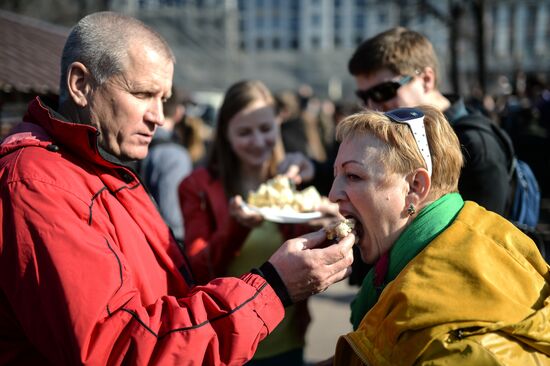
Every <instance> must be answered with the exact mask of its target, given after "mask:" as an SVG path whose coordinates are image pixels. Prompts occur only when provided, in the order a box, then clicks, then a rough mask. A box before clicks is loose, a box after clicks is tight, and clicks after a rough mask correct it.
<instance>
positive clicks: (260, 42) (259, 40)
mask: <svg viewBox="0 0 550 366" xmlns="http://www.w3.org/2000/svg"><path fill="white" fill-rule="evenodd" d="M256 49H258V50H263V49H264V39H263V38H257V39H256Z"/></svg>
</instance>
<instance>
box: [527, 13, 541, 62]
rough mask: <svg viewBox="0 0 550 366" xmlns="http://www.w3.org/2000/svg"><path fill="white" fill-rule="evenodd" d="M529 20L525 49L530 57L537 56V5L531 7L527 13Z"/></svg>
mask: <svg viewBox="0 0 550 366" xmlns="http://www.w3.org/2000/svg"><path fill="white" fill-rule="evenodd" d="M526 13H527V14H526V15H527V19H526V22H525V23H526V24H525V28H526V29H525V42H524V47H525V51H526V52H527V54H528V55H531V56H532V55H534V54H535V44H536V40H537V22H536V20H537V13H538V8H537V6H536V5H530V6H528V7H527V11H526Z"/></svg>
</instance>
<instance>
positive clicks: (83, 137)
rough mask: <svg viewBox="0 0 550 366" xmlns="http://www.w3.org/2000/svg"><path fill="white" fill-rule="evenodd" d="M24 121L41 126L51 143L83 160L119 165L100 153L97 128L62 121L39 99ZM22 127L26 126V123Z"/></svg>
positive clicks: (30, 106)
mask: <svg viewBox="0 0 550 366" xmlns="http://www.w3.org/2000/svg"><path fill="white" fill-rule="evenodd" d="M23 121H24V122H30V123H33V124H35V125H38V126H40V127H41V128H42V129H43V130H44V131H45V132H46V134H47V135H48V136H49V140H51V143H53V144H56V145H59V146H62V147H63V148H65V149H67V150H69V151H71V152H72V153H74V154H75V155H78V156H79V157H81V158H83V159H86V160H88V161H92V162H94V163H96V164H100V165H103V166H109V167H118V165H117V164H115V163H113V162H110V161H108V160H105V159H104V158H103V157H102V156H101V154H100V153H99V148H98V144H97V137H98V135H99V132H98V130H97V129H96V128H95V127H93V126H91V125H86V124H82V123H74V122H70V121H65V120H62V119H61V116H56V114H55V112H54V111H53V110H52V109H51V108H50V107H48V106H47V105H46V104H45V103H44V102H43V101H42V100H41V99H40V98H39V97H36V98H35V99H34V100H33V101H31V102H30V103H29V107H28V110H27V113H26V114H25V117H23ZM22 125H23V126H24V125H25V123H23V124H22ZM23 128H24V127H23ZM14 132H15V133H18V134H21V133H25V132H26V131H21V130H19V131H18V130H17V129H16V130H15V131H14ZM12 137H15V136H12ZM35 137H36V138H37V139H38V140H44V138H43V136H35Z"/></svg>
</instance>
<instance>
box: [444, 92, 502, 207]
mask: <svg viewBox="0 0 550 366" xmlns="http://www.w3.org/2000/svg"><path fill="white" fill-rule="evenodd" d="M449 99H450V100H451V102H452V105H451V107H450V108H449V109H447V110H446V111H445V115H446V117H447V119H448V120H449V122H450V123H451V126H452V127H453V129H454V131H455V133H456V134H457V136H458V139H459V141H460V144H461V146H462V150H463V154H464V161H465V164H464V167H463V168H462V171H461V174H460V179H459V181H458V189H459V192H460V194H461V195H462V197H463V198H464V199H465V200H470V201H475V202H477V203H478V204H479V205H481V206H483V207H485V208H486V209H488V210H491V211H493V212H496V213H498V214H500V215H503V216H504V215H505V210H506V205H507V203H508V197H509V190H510V182H511V181H510V178H511V176H510V172H509V167H510V165H511V161H510V157H509V156H508V155H507V153H506V151H505V150H504V147H503V146H502V142H500V141H499V137H498V136H496V134H491V133H487V132H486V131H487V129H486V128H485V129H482V128H479V129H478V128H472V127H471V126H472V124H487V125H488V126H489V125H490V124H491V123H493V122H492V121H491V120H489V119H488V118H486V117H484V116H482V115H481V114H479V113H475V112H470V111H468V110H467V109H466V107H465V106H464V102H463V101H462V99H455V100H454V102H453V100H452V98H449ZM466 125H468V126H466ZM503 133H504V132H503Z"/></svg>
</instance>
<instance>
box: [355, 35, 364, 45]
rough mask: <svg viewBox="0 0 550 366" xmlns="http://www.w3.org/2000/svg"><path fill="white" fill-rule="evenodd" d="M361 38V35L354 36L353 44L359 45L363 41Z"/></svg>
mask: <svg viewBox="0 0 550 366" xmlns="http://www.w3.org/2000/svg"><path fill="white" fill-rule="evenodd" d="M363 38H364V37H363V36H361V35H357V36H355V45H357V46H359V45H360V44H361V43H362V42H363Z"/></svg>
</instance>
